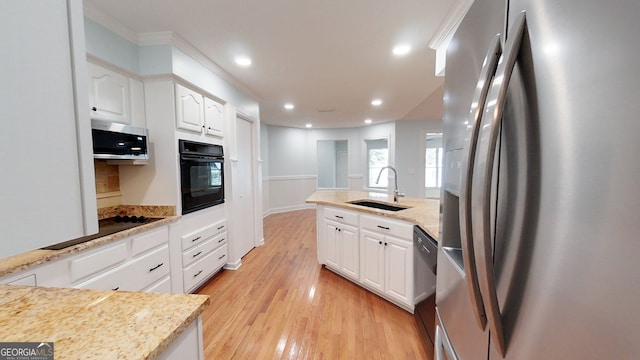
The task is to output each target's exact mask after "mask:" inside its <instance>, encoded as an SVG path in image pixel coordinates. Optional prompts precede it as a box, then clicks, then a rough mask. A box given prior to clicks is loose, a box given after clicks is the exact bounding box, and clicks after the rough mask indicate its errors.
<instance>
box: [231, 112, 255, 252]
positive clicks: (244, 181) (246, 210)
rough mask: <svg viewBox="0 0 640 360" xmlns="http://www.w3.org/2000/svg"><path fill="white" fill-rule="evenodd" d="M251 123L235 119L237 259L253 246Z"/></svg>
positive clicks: (253, 212)
mask: <svg viewBox="0 0 640 360" xmlns="http://www.w3.org/2000/svg"><path fill="white" fill-rule="evenodd" d="M251 128H252V123H251V122H249V121H247V120H245V119H242V118H240V117H236V132H237V134H236V136H237V147H238V150H237V155H238V163H237V173H235V174H233V179H234V189H233V202H234V207H235V208H236V214H237V215H239V216H238V218H236V219H234V221H239V222H240V223H239V224H237V226H235V228H236V229H237V232H236V235H235V239H234V241H236V242H237V244H238V246H237V248H238V250H239V258H240V257H242V256H244V255H245V254H246V253H248V252H249V251H250V250H251V249H253V247H254V246H255V238H256V235H255V234H256V232H255V224H256V222H255V209H254V200H255V199H254V198H255V195H254V192H253V183H254V177H255V174H254V172H253V147H254V144H253V137H252V136H251V132H252V131H251V130H252V129H251Z"/></svg>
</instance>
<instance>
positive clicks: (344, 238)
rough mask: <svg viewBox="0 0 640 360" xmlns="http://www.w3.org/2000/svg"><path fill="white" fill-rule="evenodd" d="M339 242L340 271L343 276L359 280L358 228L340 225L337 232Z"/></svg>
mask: <svg viewBox="0 0 640 360" xmlns="http://www.w3.org/2000/svg"><path fill="white" fill-rule="evenodd" d="M338 234H339V236H338V241H339V242H340V270H341V271H342V272H343V273H344V275H346V276H348V277H351V278H353V279H354V280H359V278H360V261H359V260H360V246H359V245H360V241H359V239H358V228H356V227H354V226H349V225H340V229H339V230H338Z"/></svg>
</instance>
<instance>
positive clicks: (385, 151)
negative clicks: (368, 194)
mask: <svg viewBox="0 0 640 360" xmlns="http://www.w3.org/2000/svg"><path fill="white" fill-rule="evenodd" d="M365 143H366V144H367V174H368V180H367V186H368V187H370V188H386V187H387V183H388V176H380V181H379V182H378V183H377V184H376V180H377V179H378V175H379V174H380V170H381V169H382V168H383V167H385V166H387V165H389V145H388V144H387V139H375V140H365Z"/></svg>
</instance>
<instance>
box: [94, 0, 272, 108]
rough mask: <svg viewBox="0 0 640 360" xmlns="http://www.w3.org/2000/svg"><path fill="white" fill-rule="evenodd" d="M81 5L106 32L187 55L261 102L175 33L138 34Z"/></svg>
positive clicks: (105, 14)
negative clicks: (172, 48)
mask: <svg viewBox="0 0 640 360" xmlns="http://www.w3.org/2000/svg"><path fill="white" fill-rule="evenodd" d="M83 5H84V15H85V16H86V17H87V18H89V19H91V20H92V21H95V22H96V23H98V24H100V25H101V26H103V27H105V28H106V29H107V30H109V31H111V32H113V33H115V34H116V35H118V36H120V37H122V38H124V39H125V40H127V41H129V42H131V43H133V44H135V45H137V46H152V45H171V46H173V47H175V48H177V49H178V50H180V51H182V52H184V53H185V54H187V55H188V56H189V57H191V58H192V59H194V60H195V61H196V62H198V63H200V64H201V65H202V66H204V67H205V68H207V69H208V70H210V71H211V72H213V73H214V74H216V75H217V76H220V77H221V78H222V79H224V80H225V81H227V82H228V83H229V84H231V85H233V86H234V87H236V88H237V89H238V90H240V91H242V92H244V93H245V94H246V95H248V96H250V97H252V98H254V99H255V100H257V101H261V100H262V98H261V97H260V96H258V95H257V94H256V93H255V92H254V91H253V90H251V89H250V88H249V87H247V86H246V85H245V84H244V83H242V82H240V81H239V80H238V79H236V78H235V77H233V76H232V75H231V74H230V73H228V72H227V71H226V70H224V69H223V68H221V67H220V66H219V65H218V64H216V63H215V62H213V60H211V59H210V58H209V57H207V56H206V55H205V54H203V53H202V52H201V51H200V50H198V49H197V48H196V47H195V46H193V45H191V43H189V42H188V41H187V40H185V39H184V38H182V37H181V36H180V35H178V34H177V33H175V32H172V31H158V32H150V33H140V34H138V33H136V32H135V31H133V30H131V29H130V28H128V27H127V26H125V25H124V24H122V23H121V22H120V21H118V20H117V19H116V18H114V17H113V16H111V15H109V14H107V13H105V12H104V11H103V10H101V9H99V8H98V7H96V6H95V5H93V4H92V3H90V2H88V1H83Z"/></svg>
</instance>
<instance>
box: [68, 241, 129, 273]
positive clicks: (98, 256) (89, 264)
mask: <svg viewBox="0 0 640 360" xmlns="http://www.w3.org/2000/svg"><path fill="white" fill-rule="evenodd" d="M126 259H127V243H126V242H124V241H122V242H120V243H118V244H115V245H111V246H108V247H107V248H106V249H102V250H99V251H96V252H93V253H91V254H89V255H85V256H82V257H78V258H77V259H73V260H71V282H75V281H77V280H80V279H82V278H85V277H87V276H90V275H93V274H96V273H98V272H100V271H103V270H106V269H108V268H111V267H113V266H116V265H117V264H120V263H122V262H124V261H125V260H126Z"/></svg>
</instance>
